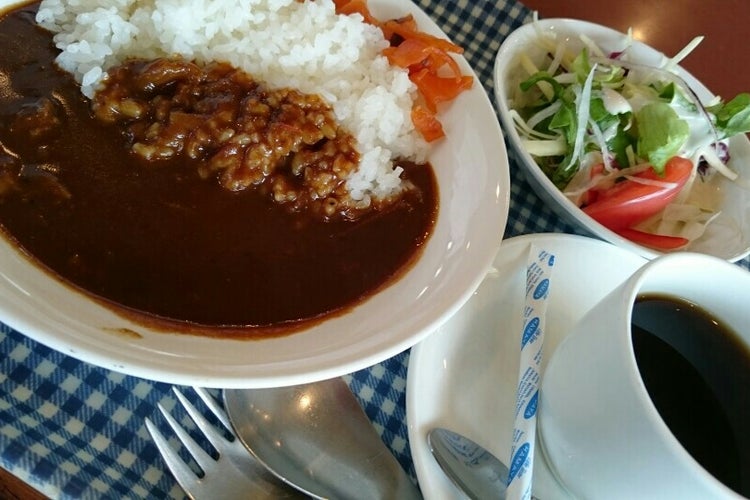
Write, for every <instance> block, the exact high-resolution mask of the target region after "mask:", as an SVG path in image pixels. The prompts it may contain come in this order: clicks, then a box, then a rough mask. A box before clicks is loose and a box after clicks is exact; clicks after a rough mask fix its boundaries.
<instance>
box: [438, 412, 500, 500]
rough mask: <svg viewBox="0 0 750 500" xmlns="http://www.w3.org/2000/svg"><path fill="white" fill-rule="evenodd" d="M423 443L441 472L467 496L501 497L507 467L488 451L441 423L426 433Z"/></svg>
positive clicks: (481, 498) (475, 497)
mask: <svg viewBox="0 0 750 500" xmlns="http://www.w3.org/2000/svg"><path fill="white" fill-rule="evenodd" d="M427 445H428V446H429V448H430V451H431V452H432V455H433V456H434V457H435V460H436V461H437V463H438V464H439V465H440V468H441V469H443V472H445V474H446V475H447V476H448V477H449V478H450V480H451V481H453V484H455V485H456V486H457V487H458V488H459V489H460V490H461V491H463V492H464V493H466V495H467V496H469V498H472V499H476V500H485V499H496V500H497V499H504V498H505V490H506V489H507V486H506V485H507V482H508V467H506V466H505V464H504V463H502V462H501V461H500V460H499V459H498V458H497V457H495V456H494V455H493V454H492V453H490V452H489V451H487V450H485V449H484V448H482V447H481V446H479V445H478V444H476V443H475V442H474V441H472V440H470V439H469V438H467V437H464V436H462V435H460V434H457V433H455V432H453V431H449V430H448V429H443V428H441V427H437V428H435V429H432V430H431V431H430V432H428V433H427Z"/></svg>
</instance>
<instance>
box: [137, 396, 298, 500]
mask: <svg viewBox="0 0 750 500" xmlns="http://www.w3.org/2000/svg"><path fill="white" fill-rule="evenodd" d="M173 390H174V393H175V395H176V396H177V399H178V400H179V401H180V403H182V406H184V407H185V410H186V411H187V413H188V415H190V418H192V419H193V421H194V422H195V424H196V425H197V426H198V429H200V430H201V432H202V433H203V434H204V435H205V436H206V438H207V439H208V441H209V442H210V443H211V445H212V446H213V447H214V448H215V449H216V451H217V452H218V454H219V457H218V458H217V459H214V458H213V457H212V456H211V455H210V454H209V453H207V452H206V451H205V450H204V449H203V448H202V447H201V446H200V445H199V444H198V443H196V442H195V441H194V440H193V438H192V437H191V436H190V435H189V434H188V432H187V431H186V430H185V429H184V428H183V427H182V426H181V425H180V424H179V423H178V422H177V420H175V419H174V417H172V415H170V414H169V412H168V411H167V410H166V409H165V408H164V407H163V406H162V405H161V404H160V403H157V406H158V407H159V410H160V411H161V413H162V415H164V418H165V419H166V420H167V423H169V426H170V427H171V428H172V429H173V430H174V432H175V434H177V437H178V438H179V440H180V441H181V442H182V444H183V445H184V446H185V448H187V450H188V451H189V452H190V455H191V456H192V457H193V459H194V460H195V462H196V463H197V464H198V466H199V467H200V468H201V470H202V471H203V476H199V475H198V474H196V473H195V472H194V471H193V469H192V468H191V467H190V466H189V465H188V464H187V463H185V462H184V461H183V460H182V458H181V457H180V455H179V454H178V453H177V452H176V451H175V449H174V448H172V446H170V445H169V443H168V441H167V439H166V438H165V437H164V435H162V433H161V432H159V430H158V429H157V427H156V425H155V424H154V423H153V422H152V421H151V420H150V419H148V418H147V419H146V428H147V429H148V432H149V434H151V438H152V439H153V440H154V443H156V447H157V448H158V449H159V452H160V453H161V455H162V458H164V461H165V462H166V464H167V467H169V470H170V471H171V472H172V474H173V475H174V477H175V479H176V480H177V482H178V483H179V484H180V486H181V487H182V489H183V490H185V493H186V494H187V496H188V497H190V498H191V499H192V500H200V499H204V498H210V499H214V498H215V499H227V500H230V499H239V498H254V499H255V498H258V499H266V498H267V499H271V498H274V499H275V498H307V497H306V496H304V495H302V494H301V493H299V492H298V491H297V490H295V489H293V488H292V487H290V486H288V485H286V484H284V483H282V482H281V481H279V480H278V479H277V478H276V477H275V476H273V475H272V474H271V473H270V472H268V470H266V469H265V467H263V466H262V465H261V464H260V463H259V462H258V461H257V460H255V459H254V458H253V457H252V455H251V454H250V452H249V451H247V450H246V449H245V447H244V445H243V444H242V443H241V442H240V440H239V439H237V437H236V436H234V434H232V437H233V439H231V440H230V439H228V438H226V437H225V435H224V434H223V433H222V432H220V431H219V430H218V429H217V428H216V427H214V426H213V425H212V424H211V423H210V422H209V421H208V420H207V419H206V418H205V417H204V416H203V415H202V414H201V413H200V412H199V411H198V409H197V408H195V406H193V405H192V404H191V403H190V401H188V399H187V398H186V397H185V396H184V395H183V394H182V393H181V392H180V391H179V390H177V389H176V388H173ZM193 390H195V392H196V393H198V395H199V396H200V398H201V399H202V400H203V402H204V403H205V404H206V406H208V408H209V409H210V410H211V412H212V413H213V414H214V415H216V417H217V418H218V419H219V421H220V422H221V424H222V425H223V426H224V427H225V428H226V429H227V430H228V431H230V432H232V426H231V424H230V423H229V418H228V417H227V415H226V413H225V412H224V410H223V409H222V408H221V406H219V404H218V403H217V401H216V400H215V399H214V398H213V396H211V394H209V393H208V391H206V390H205V389H202V388H198V387H194V388H193Z"/></svg>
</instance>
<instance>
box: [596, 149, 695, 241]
mask: <svg viewBox="0 0 750 500" xmlns="http://www.w3.org/2000/svg"><path fill="white" fill-rule="evenodd" d="M692 171H693V164H692V162H691V161H690V160H688V159H686V158H682V157H679V156H675V157H673V158H671V159H670V160H669V161H668V162H667V164H666V166H665V167H664V175H663V176H660V175H659V174H657V173H656V172H654V170H653V169H648V170H645V171H643V172H641V173H639V174H636V175H635V176H634V177H637V178H640V179H644V180H645V181H646V182H648V181H655V182H661V183H664V184H662V185H659V184H644V183H641V182H638V181H636V180H629V179H628V180H625V181H622V182H619V183H617V184H615V185H614V186H612V187H611V188H609V189H607V190H606V191H601V192H599V194H598V197H597V198H596V201H594V202H593V203H591V204H590V205H587V206H585V207H584V208H583V211H584V212H585V213H586V214H588V215H589V216H591V218H593V219H594V220H596V221H597V222H599V223H600V224H602V225H603V226H605V227H607V228H609V229H611V230H613V231H615V232H616V231H617V230H619V229H626V228H630V227H632V226H634V225H635V224H638V223H639V222H643V221H644V220H646V219H648V218H649V217H651V216H652V215H655V214H657V213H659V212H660V211H661V210H663V209H664V207H666V206H667V205H669V204H670V203H671V202H672V200H673V199H674V198H675V197H676V196H677V194H678V193H679V192H680V190H682V188H683V186H684V185H685V183H686V182H687V180H688V179H689V178H690V175H691V173H692Z"/></svg>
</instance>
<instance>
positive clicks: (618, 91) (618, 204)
mask: <svg viewBox="0 0 750 500" xmlns="http://www.w3.org/2000/svg"><path fill="white" fill-rule="evenodd" d="M701 39H702V38H701V37H699V38H696V39H694V40H693V41H692V42H691V43H690V44H689V45H688V46H687V47H685V49H683V50H682V51H680V53H679V54H677V55H676V56H675V57H674V58H672V59H667V58H664V62H663V64H660V65H658V66H650V65H643V64H640V63H639V62H638V61H636V60H634V58H632V57H631V54H630V52H631V50H630V49H631V46H632V37H631V36H628V37H624V43H623V47H622V49H621V50H618V51H617V52H614V53H605V52H604V51H603V50H602V49H601V48H600V47H598V46H597V45H596V44H595V43H594V42H593V41H592V40H590V39H588V38H587V37H585V36H581V37H580V40H576V41H571V40H568V39H562V37H560V38H557V37H555V36H554V35H552V34H550V33H549V32H544V33H542V32H541V31H540V32H539V33H538V43H539V45H540V48H541V52H543V53H544V54H545V56H544V57H543V58H542V59H540V58H539V57H535V58H534V59H533V58H532V56H531V54H522V55H521V56H520V59H519V61H518V68H517V70H518V71H519V72H520V74H521V75H522V76H521V80H520V83H519V84H518V85H517V86H515V88H513V89H511V95H510V96H509V99H510V103H511V106H510V107H511V114H512V118H513V121H514V124H515V127H516V130H517V131H518V133H519V135H520V137H521V139H522V142H523V146H524V147H525V149H526V150H527V151H528V152H529V153H530V154H531V155H532V156H533V157H534V159H535V160H536V162H537V164H538V165H539V167H540V168H541V169H542V170H543V171H544V173H545V175H546V176H547V177H548V178H549V179H550V180H551V181H552V182H553V183H554V184H555V185H556V186H557V187H558V188H559V189H560V190H562V192H563V193H564V194H565V195H566V196H567V197H568V198H569V199H570V200H571V201H572V202H573V203H575V204H576V205H578V206H579V207H581V208H582V209H583V211H584V212H586V213H587V214H588V215H590V216H591V217H592V218H594V219H595V220H597V221H598V222H600V223H602V224H603V225H604V226H606V227H607V228H609V229H611V230H612V231H614V232H616V233H618V234H620V235H621V236H624V237H626V238H628V239H630V240H633V241H635V242H636V243H640V244H643V245H646V246H649V247H653V248H656V249H659V250H671V249H676V248H685V247H687V246H688V245H689V243H690V241H692V240H695V239H697V238H699V237H700V236H701V235H702V234H703V232H704V230H705V227H706V226H707V224H709V223H710V222H711V221H712V220H713V218H714V217H715V216H716V215H717V213H718V210H717V207H716V206H712V203H710V202H708V201H707V200H706V198H707V197H706V196H704V195H702V194H701V191H703V192H705V191H706V187H705V184H707V183H710V182H711V179H712V178H713V177H714V175H715V174H717V173H718V174H720V176H724V177H726V178H728V179H730V180H736V179H737V177H738V173H737V172H735V171H733V170H731V169H730V168H729V167H728V166H727V163H728V161H729V147H728V139H729V138H730V137H732V136H735V135H737V134H743V133H746V132H748V131H750V94H748V93H742V94H739V95H737V96H736V97H734V98H733V99H731V100H729V101H726V102H725V101H723V100H721V99H720V98H718V97H717V98H714V99H713V100H711V101H710V102H705V103H704V102H701V100H700V99H699V98H698V97H697V96H696V94H695V93H694V92H693V90H692V89H691V88H690V87H689V86H688V84H687V83H686V82H685V81H684V80H683V79H682V78H681V77H680V76H679V75H678V74H677V73H676V72H675V69H676V68H677V65H678V63H679V61H681V60H682V59H683V58H684V57H685V56H687V55H688V54H689V53H690V52H691V51H692V50H693V49H694V48H695V47H696V46H697V45H698V43H700V41H701ZM714 205H715V204H714Z"/></svg>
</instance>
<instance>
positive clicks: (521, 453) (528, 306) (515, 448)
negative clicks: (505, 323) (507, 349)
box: [505, 244, 555, 500]
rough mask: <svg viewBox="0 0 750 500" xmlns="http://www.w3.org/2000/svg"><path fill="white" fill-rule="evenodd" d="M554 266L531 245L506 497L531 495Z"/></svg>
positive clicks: (549, 257) (525, 498) (548, 255)
mask: <svg viewBox="0 0 750 500" xmlns="http://www.w3.org/2000/svg"><path fill="white" fill-rule="evenodd" d="M554 265H555V256H554V255H553V254H551V253H549V252H548V251H546V250H542V249H539V248H537V247H536V246H535V245H533V244H532V245H531V248H530V250H529V257H528V261H527V266H526V301H525V303H524V309H523V326H522V328H521V332H520V345H519V347H520V356H521V362H520V364H519V368H518V386H517V390H516V406H515V418H514V421H513V436H512V444H511V451H510V460H509V462H508V463H509V468H510V471H509V473H508V490H507V493H506V496H505V498H506V499H523V500H528V499H530V498H531V479H532V472H533V469H534V443H535V441H536V412H537V406H538V403H539V386H540V382H541V378H542V372H541V368H542V354H543V349H542V348H543V346H544V328H545V314H546V310H547V300H548V298H549V287H550V277H551V275H552V268H553V266H554Z"/></svg>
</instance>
